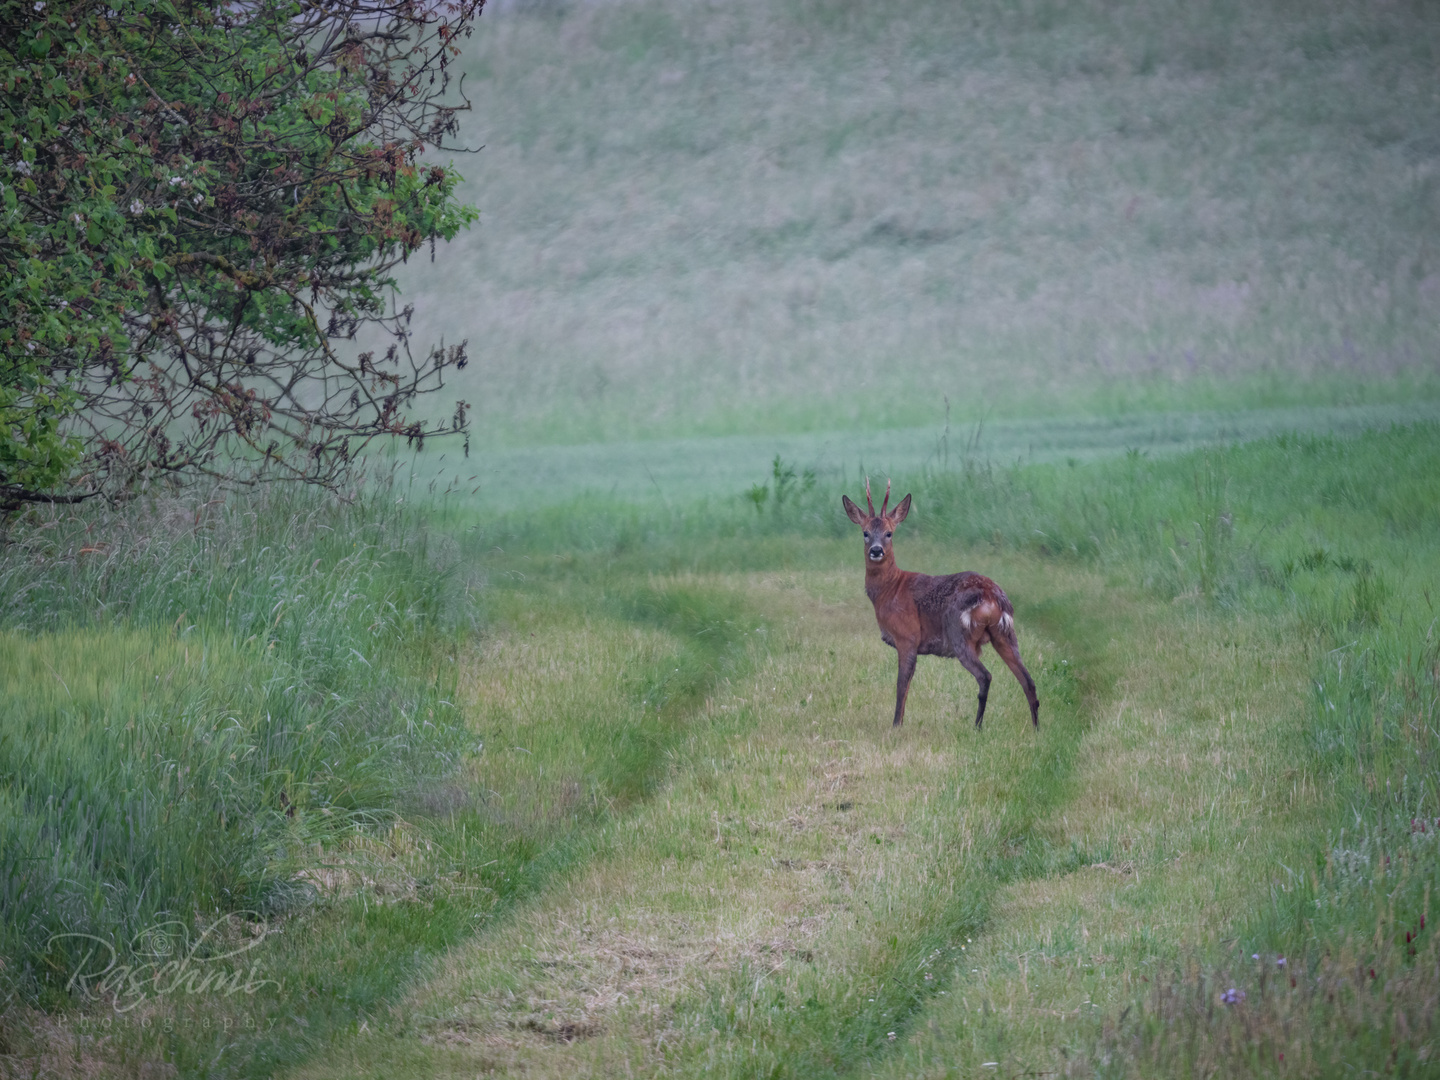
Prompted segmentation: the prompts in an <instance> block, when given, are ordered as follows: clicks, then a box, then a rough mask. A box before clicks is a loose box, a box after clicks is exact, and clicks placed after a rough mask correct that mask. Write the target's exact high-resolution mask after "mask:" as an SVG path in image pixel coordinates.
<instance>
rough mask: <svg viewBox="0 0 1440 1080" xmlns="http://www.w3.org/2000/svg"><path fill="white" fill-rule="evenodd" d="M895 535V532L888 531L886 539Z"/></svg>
mask: <svg viewBox="0 0 1440 1080" xmlns="http://www.w3.org/2000/svg"><path fill="white" fill-rule="evenodd" d="M894 535H895V534H894V533H888V532H887V533H886V534H885V539H886V540H889V539H890V537H892V536H894Z"/></svg>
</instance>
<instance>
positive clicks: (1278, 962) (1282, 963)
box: [1275, 956, 1285, 967]
mask: <svg viewBox="0 0 1440 1080" xmlns="http://www.w3.org/2000/svg"><path fill="white" fill-rule="evenodd" d="M1275 966H1276V967H1284V966H1285V957H1283V956H1282V957H1280V959H1278V960H1276V961H1275Z"/></svg>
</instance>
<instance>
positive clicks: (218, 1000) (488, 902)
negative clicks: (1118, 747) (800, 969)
mask: <svg viewBox="0 0 1440 1080" xmlns="http://www.w3.org/2000/svg"><path fill="white" fill-rule="evenodd" d="M545 592H546V590H545V588H544V586H543V585H542V586H541V587H540V588H536V587H534V586H529V587H527V588H525V589H523V590H514V589H512V590H510V595H509V596H508V597H505V598H501V599H500V600H498V601H497V607H501V608H504V607H505V606H506V605H507V604H508V611H505V612H504V613H503V618H502V621H509V622H512V623H514V624H515V625H513V626H512V628H511V631H510V634H509V636H511V637H513V638H516V639H519V640H523V641H524V642H525V643H526V645H527V646H528V642H529V640H530V638H528V637H526V636H525V635H527V634H529V633H530V629H529V628H530V626H532V625H535V626H539V627H541V628H542V629H543V626H544V624H545V622H546V621H548V622H549V623H550V624H551V626H556V625H558V626H559V627H561V628H562V629H563V628H564V627H565V626H566V625H573V624H575V623H576V622H577V621H580V620H583V619H585V618H586V617H587V616H586V615H585V614H584V613H585V611H587V610H589V611H592V612H595V613H596V614H594V615H591V616H589V618H592V619H594V620H595V631H596V635H597V639H598V640H601V643H602V645H603V644H604V643H605V642H604V639H606V638H607V636H608V637H614V636H623V635H625V634H626V633H627V632H629V633H634V634H638V635H640V639H642V640H643V641H644V642H645V643H646V646H645V647H646V649H647V650H648V653H649V654H653V655H650V656H649V658H648V659H647V658H646V653H643V652H642V653H639V654H638V655H639V659H640V661H641V662H640V663H638V664H635V663H632V662H630V661H632V660H633V659H635V656H633V655H625V654H623V650H622V652H621V653H620V654H617V656H616V657H615V660H616V668H617V676H618V677H617V679H616V680H615V682H616V683H617V684H618V685H617V686H616V687H615V690H616V694H618V697H616V700H614V701H611V700H610V699H609V698H608V697H602V696H597V697H595V698H594V700H590V699H589V698H588V696H587V695H585V694H583V693H582V694H579V695H577V696H576V699H575V700H574V701H570V702H568V703H566V704H567V706H569V707H570V711H568V712H566V713H565V715H564V717H563V722H564V723H565V724H566V725H568V727H567V729H566V730H565V731H563V732H560V733H558V738H556V737H552V739H551V750H552V752H550V753H546V752H545V751H544V750H543V749H541V748H540V746H539V744H538V743H537V744H535V750H536V751H538V755H537V754H536V753H531V752H530V751H529V750H526V751H525V755H524V756H522V755H521V753H520V751H519V750H518V749H517V750H511V751H509V752H510V753H511V754H512V755H513V756H514V757H515V758H516V759H518V760H521V761H522V762H524V764H525V766H528V768H522V769H520V770H517V771H515V772H512V773H510V774H509V775H508V776H507V779H509V780H510V781H512V783H513V789H512V790H507V791H506V792H504V796H506V797H498V796H500V795H501V793H499V792H495V791H489V792H488V793H486V792H482V791H480V790H479V789H478V788H477V787H476V782H477V781H478V780H480V779H483V776H482V774H481V773H477V772H475V771H474V769H473V766H474V760H473V759H472V761H471V763H470V766H471V767H470V768H469V772H468V774H467V769H466V767H464V766H462V769H461V771H460V772H459V773H458V774H455V775H452V776H451V777H449V778H447V779H446V780H445V781H444V783H443V784H442V785H441V786H440V787H439V788H437V789H434V790H426V791H421V792H419V793H417V796H416V799H415V801H414V803H413V804H412V805H411V806H410V807H409V809H408V810H406V811H403V812H402V814H401V817H400V819H397V822H396V825H395V827H394V828H393V829H391V830H390V831H389V832H388V833H387V832H385V831H383V830H378V831H377V830H374V829H372V830H366V831H361V832H358V833H357V834H356V836H355V838H354V843H353V844H352V845H351V846H350V847H349V848H348V849H344V850H337V851H332V852H329V853H328V855H327V859H326V862H327V865H328V867H329V869H328V870H327V871H326V873H327V875H328V877H327V878H326V881H329V882H331V883H332V886H331V887H329V891H330V895H324V891H323V890H322V899H321V902H320V903H319V904H318V905H317V906H316V907H314V908H311V909H310V910H308V911H306V910H304V909H302V910H301V911H300V912H298V913H296V914H295V915H293V916H291V917H290V918H288V919H285V920H283V922H282V924H281V932H280V933H278V934H275V935H274V936H273V937H271V938H270V939H267V941H266V942H265V946H264V947H263V948H262V949H261V950H257V951H256V952H254V953H252V954H251V956H252V957H254V958H255V959H256V961H257V963H258V964H259V969H260V970H261V971H263V972H264V973H265V975H266V976H267V977H268V978H271V979H275V980H277V981H281V982H283V984H284V989H283V991H282V992H280V993H278V994H274V995H267V994H257V995H255V996H253V997H247V996H246V995H236V996H233V997H232V996H221V995H212V996H209V997H204V998H201V999H197V1000H193V1001H187V1002H185V1003H184V1007H183V1008H181V1007H178V1003H171V1002H165V1001H160V1002H157V1007H158V1008H159V1009H160V1010H161V1013H157V1014H154V1015H149V1014H147V1020H148V1021H150V1022H149V1023H147V1024H146V1025H145V1026H144V1027H140V1026H138V1025H136V1026H135V1030H134V1031H133V1032H131V1033H130V1034H128V1035H126V1036H123V1037H121V1038H118V1039H112V1040H111V1050H112V1051H116V1052H119V1053H120V1055H121V1057H122V1058H124V1059H126V1060H130V1061H134V1060H137V1059H139V1060H145V1059H150V1060H156V1059H159V1060H162V1061H164V1062H165V1063H166V1065H167V1066H168V1067H169V1068H172V1069H174V1070H175V1071H176V1072H177V1073H179V1074H180V1075H182V1076H195V1077H222V1076H223V1077H266V1076H271V1075H274V1074H275V1073H276V1072H277V1071H280V1070H284V1069H289V1068H294V1067H297V1066H301V1065H302V1064H303V1063H306V1062H309V1061H315V1060H317V1058H319V1057H321V1056H324V1055H330V1054H334V1053H335V1052H336V1050H337V1049H339V1048H342V1047H344V1046H345V1045H346V1044H347V1043H349V1042H350V1041H351V1040H352V1039H353V1038H354V1036H355V1034H356V1033H357V1032H360V1031H367V1032H368V1031H375V1030H376V1029H377V1028H383V1027H384V1026H385V1024H386V1019H385V1018H386V1017H387V1016H388V1015H390V1011H391V1010H392V1009H393V1007H394V1006H395V1004H396V1003H397V1002H399V1001H400V1000H402V998H403V995H404V993H405V992H406V989H407V987H409V986H411V985H413V983H414V981H415V980H416V979H417V978H420V977H422V976H423V973H424V972H426V971H427V970H429V968H430V967H431V965H432V964H433V961H434V959H435V958H436V957H437V956H440V955H442V954H444V953H445V952H446V951H447V950H449V949H451V948H453V947H455V946H456V945H458V944H460V943H461V942H463V941H465V940H467V939H470V938H473V937H476V936H477V935H478V936H484V935H485V934H487V933H489V932H491V931H492V930H493V929H494V928H495V927H498V926H501V925H504V923H505V921H506V918H507V917H508V916H509V915H510V914H511V913H512V912H514V911H515V910H516V909H517V908H518V907H520V906H522V905H524V904H525V903H526V902H527V901H529V900H530V899H531V898H533V897H535V896H536V895H538V894H540V893H541V892H543V891H544V890H545V889H546V888H547V887H548V886H549V885H550V883H552V882H554V881H556V880H557V879H560V878H563V877H564V876H565V875H567V874H571V873H574V872H575V871H576V870H577V869H578V868H579V867H582V866H583V865H585V864H586V863H587V862H588V861H590V860H591V859H593V858H594V857H595V856H596V855H597V854H598V853H599V852H600V851H602V850H603V848H604V845H605V830H606V829H607V828H608V827H609V826H610V825H612V824H613V823H614V822H615V821H617V820H620V819H623V818H624V817H625V816H626V815H627V814H629V813H631V812H633V810H634V808H635V807H637V806H639V805H642V804H643V803H644V802H645V801H646V800H647V799H649V798H650V797H651V796H652V795H653V794H654V792H655V791H656V789H657V787H658V785H659V784H660V783H662V782H663V780H664V778H665V776H666V775H667V772H668V770H669V769H670V766H671V762H672V759H673V756H674V753H675V749H676V746H677V744H678V742H679V741H680V740H682V739H684V738H685V737H686V733H687V730H688V728H689V726H690V725H691V724H692V723H693V722H694V721H695V719H696V718H697V716H699V715H700V712H701V710H702V707H703V704H704V702H705V700H706V698H707V696H708V695H709V694H710V693H711V692H712V691H713V688H714V687H715V685H716V684H717V683H719V682H721V681H723V680H725V679H727V678H733V677H735V676H737V675H738V674H739V673H740V672H742V671H743V670H744V668H745V666H746V664H747V662H748V658H747V642H748V641H749V640H750V639H749V638H748V637H747V634H753V632H754V630H755V628H756V627H757V626H761V625H763V623H762V621H761V620H758V619H757V618H756V616H755V615H754V614H753V613H751V612H750V611H748V610H747V609H745V608H744V607H743V605H742V604H740V603H738V602H737V597H736V596H735V595H734V594H733V593H725V592H720V591H715V590H709V591H707V590H705V589H703V588H698V587H690V588H686V587H678V588H666V587H664V586H663V585H657V584H656V583H655V582H652V581H648V580H639V581H637V580H634V579H617V578H615V577H610V578H608V579H607V581H606V591H605V593H604V595H603V596H601V597H598V598H597V597H596V596H594V595H593V594H588V593H587V594H586V595H583V596H576V595H574V590H573V589H572V590H571V595H569V596H568V598H566V599H564V600H562V601H556V600H555V599H554V597H553V596H551V597H547V596H546V595H545ZM521 627H523V629H521ZM537 632H540V631H537ZM500 636H501V637H502V638H503V637H504V636H505V635H504V634H503V633H502V634H501V635H500ZM539 681H543V679H540V680H539ZM531 688H532V689H533V687H531ZM536 704H537V705H538V706H539V707H541V708H543V707H544V700H543V699H537V700H536ZM587 709H589V710H590V711H591V712H594V713H597V715H594V716H588V717H587V715H586V710H587ZM543 719H544V720H547V721H552V722H553V721H556V720H560V719H562V718H561V717H559V716H558V714H556V715H547V716H545V717H544V718H543ZM587 720H590V721H593V722H591V723H586V721H587ZM472 724H478V725H480V726H481V728H484V727H485V725H486V718H485V717H484V716H477V717H474V718H473V720H472ZM555 734H556V733H552V736H553V735H555ZM575 747H580V748H581V751H582V752H581V754H580V757H581V758H582V759H583V761H584V767H583V768H578V767H577V766H576V763H575V755H574V754H573V753H571V754H569V755H568V757H567V754H566V753H565V751H566V750H573V749H574V748H575ZM492 753H493V751H492ZM547 770H549V771H548V772H547ZM502 786H503V785H502ZM447 802H448V803H449V804H450V805H448V806H447V805H445V804H446V803H447ZM335 882H338V883H339V884H338V885H334V884H333V883H335ZM166 1010H168V1011H166ZM171 1013H174V1015H173V1016H172V1015H171ZM166 1017H170V1019H171V1020H172V1021H178V1023H173V1022H172V1023H171V1024H168V1025H167V1024H166V1023H165V1019H166ZM105 1030H107V1031H108V1030H110V1028H109V1027H108V1026H107V1028H106V1029H105ZM78 1045H79V1044H78V1043H77V1049H78Z"/></svg>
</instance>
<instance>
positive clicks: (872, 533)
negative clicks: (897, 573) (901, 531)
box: [840, 476, 910, 566]
mask: <svg viewBox="0 0 1440 1080" xmlns="http://www.w3.org/2000/svg"><path fill="white" fill-rule="evenodd" d="M840 502H841V503H842V504H843V505H844V507H845V514H846V516H847V517H849V519H850V520H851V521H853V522H854V523H855V524H856V525H859V526H860V528H861V529H862V530H864V533H865V557H866V559H867V560H868V561H869V562H870V563H871V564H872V565H877V566H879V565H884V564H885V563H887V562H891V561H893V559H894V553H893V552H892V551H891V548H890V540H891V538H892V537H893V536H894V535H895V526H897V525H899V524H900V523H901V522H902V521H904V520H905V518H906V515H908V514H909V513H910V496H909V495H906V496H905V498H903V499H901V500H900V502H899V504H898V505H897V506H896V507H895V509H894V510H890V509H889V506H890V481H888V480H887V481H885V498H884V499H882V500H881V502H880V512H879V513H878V514H877V513H876V512H875V500H874V499H873V498H871V497H870V478H869V477H868V476H867V477H866V478H865V504H866V505H867V506H868V507H869V508H870V510H869V513H866V512H865V511H864V510H861V509H860V507H858V506H856V505H855V504H854V503H853V502H851V501H850V496H848V495H842V496H840Z"/></svg>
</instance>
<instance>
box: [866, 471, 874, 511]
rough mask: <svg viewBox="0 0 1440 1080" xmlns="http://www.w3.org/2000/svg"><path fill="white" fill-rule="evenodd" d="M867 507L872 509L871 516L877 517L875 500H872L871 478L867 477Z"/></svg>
mask: <svg viewBox="0 0 1440 1080" xmlns="http://www.w3.org/2000/svg"><path fill="white" fill-rule="evenodd" d="M865 505H866V506H868V507H870V516H871V517H874V516H875V500H874V499H872V498H870V477H868V476H867V477H865Z"/></svg>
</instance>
